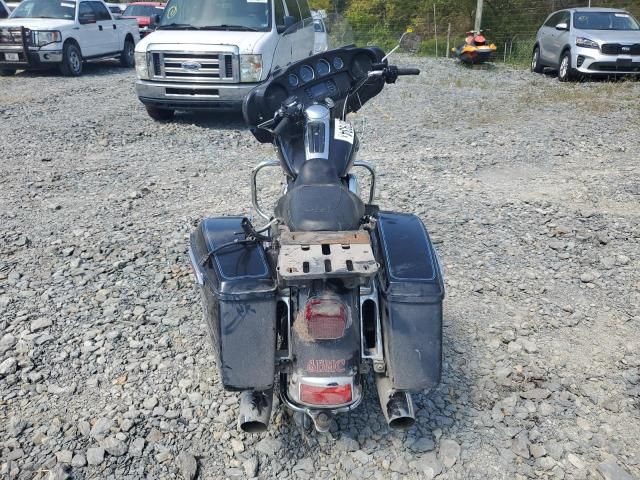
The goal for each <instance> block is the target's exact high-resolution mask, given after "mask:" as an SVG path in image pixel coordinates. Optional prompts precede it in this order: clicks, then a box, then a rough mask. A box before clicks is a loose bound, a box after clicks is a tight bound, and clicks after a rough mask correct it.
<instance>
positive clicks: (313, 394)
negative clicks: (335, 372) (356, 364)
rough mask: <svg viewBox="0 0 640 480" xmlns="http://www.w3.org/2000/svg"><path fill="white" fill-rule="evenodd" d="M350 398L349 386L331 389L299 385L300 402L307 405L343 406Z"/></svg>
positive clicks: (351, 396)
mask: <svg viewBox="0 0 640 480" xmlns="http://www.w3.org/2000/svg"><path fill="white" fill-rule="evenodd" d="M352 398H353V395H352V392H351V385H349V384H347V385H338V386H332V387H322V386H316V385H307V384H305V383H301V384H300V401H301V402H302V403H306V404H308V405H344V404H346V403H350V402H351V399H352Z"/></svg>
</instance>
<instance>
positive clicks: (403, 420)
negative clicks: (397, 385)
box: [376, 375, 416, 430]
mask: <svg viewBox="0 0 640 480" xmlns="http://www.w3.org/2000/svg"><path fill="white" fill-rule="evenodd" d="M376 387H377V388H378V398H379V399H380V406H381V407H382V412H383V413H384V418H385V419H386V420H387V424H388V425H389V427H390V428H392V429H394V430H406V429H408V428H411V426H413V424H414V423H416V416H415V409H414V408H413V400H412V399H411V395H410V394H409V393H407V392H397V391H395V390H394V389H393V387H392V386H391V381H390V380H389V377H386V376H384V375H376Z"/></svg>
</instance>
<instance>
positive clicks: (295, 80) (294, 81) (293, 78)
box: [289, 73, 300, 88]
mask: <svg viewBox="0 0 640 480" xmlns="http://www.w3.org/2000/svg"><path fill="white" fill-rule="evenodd" d="M299 83H300V79H299V78H298V76H297V75H295V74H293V73H290V74H289V86H290V87H294V88H295V87H297V86H298V84H299Z"/></svg>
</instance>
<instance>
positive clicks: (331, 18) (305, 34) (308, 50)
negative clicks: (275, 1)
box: [271, 11, 355, 72]
mask: <svg viewBox="0 0 640 480" xmlns="http://www.w3.org/2000/svg"><path fill="white" fill-rule="evenodd" d="M277 17H278V12H277V11H276V18H277ZM291 20H292V17H283V22H286V23H287V24H288V25H289V26H288V27H286V28H285V26H284V23H283V25H277V24H276V26H277V27H276V28H277V29H278V32H282V33H280V35H279V36H278V44H277V46H276V48H275V50H274V55H273V63H272V66H271V72H275V71H277V70H279V69H282V68H285V67H287V66H288V65H290V64H292V63H295V62H299V61H301V60H304V59H305V58H308V57H310V56H312V55H316V54H318V53H322V52H326V51H327V50H333V49H335V48H340V47H344V46H347V45H353V44H354V43H355V42H354V35H353V30H352V29H351V27H350V26H349V23H348V22H347V20H346V19H345V18H344V17H342V16H340V15H335V14H326V13H324V12H323V11H318V12H312V15H311V16H310V17H308V18H306V19H304V20H300V21H297V22H295V23H293V24H291Z"/></svg>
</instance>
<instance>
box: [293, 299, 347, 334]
mask: <svg viewBox="0 0 640 480" xmlns="http://www.w3.org/2000/svg"><path fill="white" fill-rule="evenodd" d="M304 318H305V320H306V322H307V329H308V331H309V335H310V336H311V337H313V338H314V339H315V340H335V339H336V338H341V337H342V336H343V335H344V329H345V328H346V325H347V308H346V307H345V305H344V304H343V303H342V302H340V301H338V300H333V299H330V298H312V299H310V300H309V301H308V302H307V305H306V306H305V307H304Z"/></svg>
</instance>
